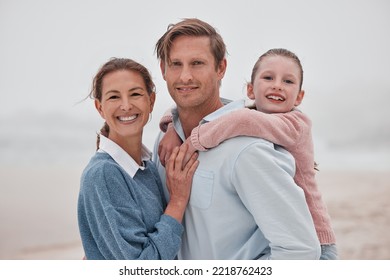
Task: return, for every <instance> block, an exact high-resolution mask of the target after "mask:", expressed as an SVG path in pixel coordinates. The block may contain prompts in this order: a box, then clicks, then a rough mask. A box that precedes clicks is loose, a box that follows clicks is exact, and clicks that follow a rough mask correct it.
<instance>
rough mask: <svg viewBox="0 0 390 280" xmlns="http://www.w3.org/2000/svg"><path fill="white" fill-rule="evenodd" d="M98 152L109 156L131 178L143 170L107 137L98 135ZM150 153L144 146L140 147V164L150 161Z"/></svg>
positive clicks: (142, 167)
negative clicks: (139, 170)
mask: <svg viewBox="0 0 390 280" xmlns="http://www.w3.org/2000/svg"><path fill="white" fill-rule="evenodd" d="M98 152H100V153H102V152H106V153H107V154H109V155H110V156H111V157H112V158H113V159H114V160H115V162H116V163H118V164H119V165H120V167H122V168H123V169H124V170H125V171H126V172H127V173H128V174H129V175H130V177H131V178H133V177H134V176H135V173H137V171H138V169H141V170H144V169H145V167H144V166H139V165H138V163H137V162H136V161H135V160H134V159H133V158H132V157H131V156H130V155H129V154H128V153H126V152H125V150H123V149H122V148H121V147H120V146H119V145H118V144H117V143H115V142H114V141H112V140H110V139H108V138H107V137H105V136H103V135H101V134H100V143H99V150H98ZM151 158H152V153H151V152H150V151H149V149H148V148H146V146H144V145H142V153H141V160H142V162H144V161H147V160H151Z"/></svg>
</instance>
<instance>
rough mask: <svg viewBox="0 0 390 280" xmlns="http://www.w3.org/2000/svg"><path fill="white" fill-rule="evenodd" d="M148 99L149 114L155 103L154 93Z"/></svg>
mask: <svg viewBox="0 0 390 280" xmlns="http://www.w3.org/2000/svg"><path fill="white" fill-rule="evenodd" d="M149 98H150V112H152V111H153V108H154V103H155V102H156V93H154V92H152V93H151V94H150V96H149Z"/></svg>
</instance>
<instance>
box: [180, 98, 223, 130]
mask: <svg viewBox="0 0 390 280" xmlns="http://www.w3.org/2000/svg"><path fill="white" fill-rule="evenodd" d="M221 107H223V103H222V102H221V101H220V100H219V99H218V100H217V101H216V102H214V103H212V104H208V106H204V105H203V106H199V107H192V108H179V107H178V108H177V109H178V113H179V119H180V123H181V126H182V128H183V132H184V135H185V138H188V137H189V136H190V135H191V131H192V130H193V129H194V128H195V127H197V126H198V125H199V123H200V121H201V120H202V119H203V118H204V117H205V116H207V115H209V114H211V113H212V112H214V111H216V110H218V109H219V108H221Z"/></svg>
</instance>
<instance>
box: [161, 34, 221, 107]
mask: <svg viewBox="0 0 390 280" xmlns="http://www.w3.org/2000/svg"><path fill="white" fill-rule="evenodd" d="M225 69H226V63H225V61H224V63H222V64H221V65H220V66H219V67H218V68H216V67H215V59H214V56H213V54H212V53H211V48H210V39H209V38H208V37H194V36H179V37H177V38H175V40H174V41H173V43H172V48H171V51H170V53H169V59H168V61H167V62H166V63H165V64H162V65H161V71H162V73H163V77H164V79H165V81H166V82H167V87H168V91H169V93H170V95H171V97H172V98H173V100H174V101H175V103H176V105H177V107H178V108H179V110H181V109H195V108H197V107H203V106H206V107H207V104H210V103H212V102H215V100H217V99H218V100H219V85H220V80H221V79H222V78H223V76H224V73H225Z"/></svg>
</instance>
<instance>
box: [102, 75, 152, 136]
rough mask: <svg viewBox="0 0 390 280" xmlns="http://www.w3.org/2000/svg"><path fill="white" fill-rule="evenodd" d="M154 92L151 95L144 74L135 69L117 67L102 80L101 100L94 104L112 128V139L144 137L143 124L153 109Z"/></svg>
mask: <svg viewBox="0 0 390 280" xmlns="http://www.w3.org/2000/svg"><path fill="white" fill-rule="evenodd" d="M154 101H155V93H152V94H151V95H149V94H148V92H147V90H146V86H145V82H144V80H143V78H142V76H141V75H140V74H139V73H138V72H136V71H130V70H118V71H115V72H112V73H109V74H107V75H106V76H105V77H104V78H103V82H102V99H101V101H99V100H96V101H95V106H96V109H97V110H98V112H99V113H100V115H101V116H102V118H103V119H105V121H106V122H107V124H108V126H109V127H110V134H109V138H110V139H111V140H113V141H114V142H116V143H121V141H123V140H126V139H131V138H134V137H135V138H137V139H141V138H142V131H143V127H144V126H145V124H146V123H147V122H148V120H149V114H150V113H151V112H152V110H153V105H154Z"/></svg>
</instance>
